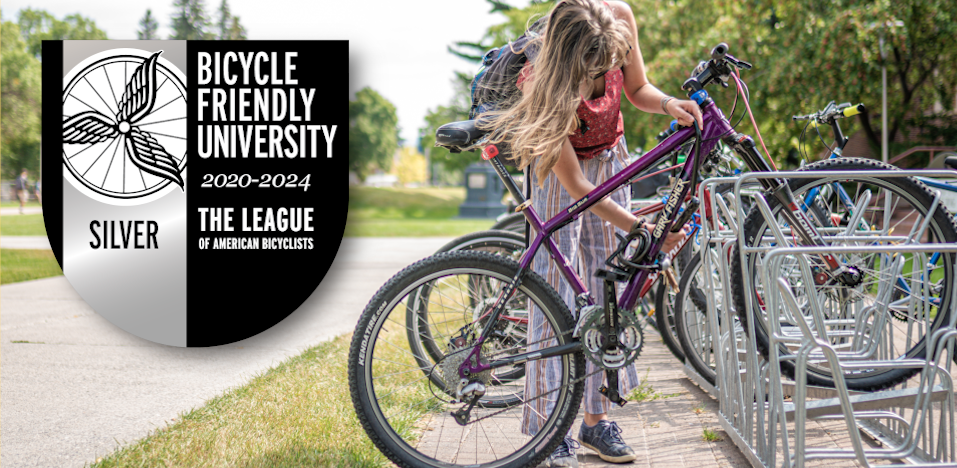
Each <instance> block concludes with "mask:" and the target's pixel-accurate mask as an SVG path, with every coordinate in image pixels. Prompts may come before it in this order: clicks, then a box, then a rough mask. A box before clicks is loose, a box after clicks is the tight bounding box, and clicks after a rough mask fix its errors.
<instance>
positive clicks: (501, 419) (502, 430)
mask: <svg viewBox="0 0 957 468" xmlns="http://www.w3.org/2000/svg"><path fill="white" fill-rule="evenodd" d="M727 50H728V48H727V45H726V44H719V45H718V46H717V47H715V48H714V49H713V50H712V54H711V59H710V60H709V61H707V62H702V63H701V64H700V65H699V66H698V67H696V69H695V72H694V76H693V77H692V78H690V79H689V80H687V81H686V82H685V84H684V85H683V88H684V89H685V90H686V91H687V92H688V95H689V97H691V98H692V99H694V100H695V101H696V102H698V104H699V106H701V109H702V115H703V121H704V126H703V128H699V127H698V126H697V124H695V125H694V126H693V127H689V128H682V129H679V130H678V131H677V132H675V134H674V135H672V136H670V137H668V138H667V139H665V141H663V142H662V143H661V144H659V145H658V146H657V147H655V148H654V149H652V150H651V151H649V152H648V153H646V154H645V155H643V156H642V157H641V158H640V159H638V160H637V161H635V162H633V163H632V164H630V165H629V166H628V167H626V168H625V169H624V170H623V171H622V172H620V173H619V174H617V175H615V176H613V177H612V178H611V179H609V180H608V181H606V182H605V183H603V184H601V185H599V186H598V187H597V188H596V189H595V190H593V191H592V192H591V193H589V194H588V195H586V196H585V197H583V198H582V199H580V200H578V201H577V202H576V203H574V204H573V205H571V206H570V207H569V208H568V209H566V210H565V211H563V212H561V213H560V214H559V215H558V216H556V217H555V218H553V219H550V220H547V221H544V222H543V221H542V220H541V219H540V218H539V216H538V215H537V214H536V213H535V211H534V209H532V208H530V207H529V203H526V200H525V199H524V197H523V196H522V194H521V191H520V190H519V189H518V188H517V187H516V186H515V184H514V182H513V181H512V180H511V178H510V177H509V176H508V174H507V172H506V171H505V167H504V165H503V164H502V161H501V160H500V159H498V156H497V149H496V148H495V147H494V146H491V145H486V135H485V133H484V132H482V131H480V130H479V129H478V128H477V124H476V122H474V121H467V122H456V123H452V124H447V125H445V126H443V127H441V128H440V130H439V133H440V134H441V135H439V138H437V142H438V144H440V145H443V146H446V147H449V148H451V149H453V150H459V151H461V150H472V149H474V148H479V147H484V148H485V149H484V150H483V157H484V158H486V159H488V160H490V162H491V163H492V166H493V167H494V168H495V170H496V172H497V173H498V174H499V176H500V177H501V178H502V180H503V181H504V182H505V184H506V187H507V188H508V190H509V192H510V193H511V194H512V196H513V197H514V198H515V199H516V200H520V201H521V203H520V205H519V206H520V207H521V208H522V212H523V213H524V215H525V217H526V220H527V221H528V222H529V224H530V225H531V226H532V228H533V229H534V232H535V236H534V238H533V239H532V241H531V242H530V244H529V246H528V249H526V251H525V253H524V254H523V255H522V258H521V260H520V262H515V261H513V260H511V259H508V258H505V257H502V256H496V255H492V254H488V253H482V252H449V253H445V254H440V255H436V256H433V257H429V258H427V259H425V260H422V261H420V262H417V263H415V264H413V265H411V266H409V267H407V268H406V269H404V270H402V271H401V272H399V273H398V274H397V275H396V276H394V277H393V278H392V279H390V280H389V281H388V282H387V283H386V284H385V285H384V286H383V287H382V288H381V289H380V290H379V291H378V292H377V293H376V294H375V296H374V297H373V298H372V300H371V301H370V302H369V304H368V305H367V306H366V309H365V310H364V312H363V314H362V316H361V318H360V321H359V323H358V325H357V327H356V332H355V335H354V338H353V341H352V346H351V348H350V355H349V383H350V390H351V394H352V397H353V403H354V405H355V407H356V413H357V416H358V418H359V421H360V422H361V424H362V425H363V427H364V428H365V430H366V432H367V434H368V435H369V437H370V439H371V440H372V441H373V442H374V443H375V444H376V446H377V447H378V448H379V449H380V450H381V451H382V452H383V453H384V454H385V455H386V456H387V457H388V458H389V459H390V460H392V461H393V462H395V463H396V464H398V465H400V466H423V465H425V466H457V465H470V466H473V465H475V466H508V467H522V466H532V465H534V464H536V463H538V462H540V461H541V460H542V459H544V457H546V456H547V455H548V454H549V453H551V451H552V450H553V449H554V448H555V447H556V446H557V444H558V443H559V442H561V440H562V437H564V435H565V433H566V432H567V430H568V428H569V427H570V426H571V424H572V423H573V421H574V419H575V416H576V414H577V412H578V409H579V406H580V402H581V398H582V393H583V391H584V380H585V378H586V377H588V376H589V375H592V374H598V373H604V377H605V378H606V379H607V380H606V381H607V385H606V386H603V387H602V389H601V392H602V394H604V395H605V396H606V397H608V398H609V400H611V401H612V402H614V403H616V404H619V405H623V404H625V403H626V400H625V399H624V398H623V397H622V395H621V394H620V393H619V388H618V372H619V371H620V370H622V369H624V368H625V367H626V366H628V365H630V364H632V363H633V362H634V360H635V359H636V358H637V355H638V351H639V350H640V347H641V335H640V328H639V326H638V324H637V319H636V317H634V315H633V314H630V313H628V312H627V311H630V310H633V308H634V306H635V304H636V303H637V301H638V299H639V297H640V294H639V292H640V290H641V289H642V287H643V286H644V285H645V281H646V280H647V279H648V278H649V276H650V275H652V274H654V273H660V272H664V271H668V268H669V266H670V265H669V261H668V259H667V255H666V253H663V252H660V250H661V246H662V243H663V240H664V237H665V236H666V235H667V233H668V232H670V231H671V230H672V229H680V226H681V225H683V224H684V222H685V221H686V219H684V218H685V217H690V214H691V213H693V212H694V211H696V210H697V206H694V205H686V206H685V211H684V212H683V214H682V215H681V216H680V217H679V214H678V213H679V209H678V208H679V205H680V204H681V202H682V201H683V200H685V198H686V196H687V195H688V194H689V193H691V191H692V190H693V188H694V187H696V186H697V185H698V174H699V169H700V167H701V165H702V164H703V163H704V161H705V159H706V157H707V156H708V155H709V154H711V150H712V149H713V148H714V146H715V145H716V142H717V140H719V139H721V140H723V141H724V143H725V144H727V145H729V146H730V147H731V148H732V149H733V150H734V151H735V152H736V153H737V154H738V155H739V156H740V157H741V158H742V159H743V160H744V162H745V164H746V165H747V166H748V168H749V169H750V170H751V171H752V172H762V173H768V172H772V168H771V166H770V165H769V163H768V162H767V161H766V160H765V159H764V158H763V157H762V156H761V155H760V153H759V152H758V151H757V148H756V145H755V143H754V140H753V139H751V137H749V136H747V135H743V134H740V133H737V132H735V131H734V129H733V128H732V126H731V124H730V123H729V122H728V120H727V119H726V118H725V117H724V115H723V113H722V112H721V110H720V109H719V108H718V106H717V105H716V104H715V103H714V101H713V100H712V99H711V98H710V97H709V96H708V93H707V92H706V91H705V87H706V86H709V85H711V84H715V83H719V82H720V83H725V82H726V81H728V80H729V79H733V80H734V81H735V83H736V84H737V87H738V89H739V92H740V89H741V83H740V80H739V78H738V76H737V74H736V71H737V70H747V69H750V68H751V65H750V64H748V63H747V62H744V61H740V60H738V59H736V58H734V57H733V56H731V55H728V54H727ZM745 104H746V105H747V100H746V99H745ZM749 113H750V112H749ZM752 121H753V118H752ZM692 140H693V141H694V142H695V144H694V151H693V152H691V153H690V154H689V157H688V160H687V162H686V163H685V165H684V166H683V168H682V170H681V172H680V175H679V176H678V177H677V178H676V179H675V181H674V185H673V187H672V189H671V193H670V194H669V197H668V203H667V204H666V205H665V207H664V209H663V210H662V211H661V212H660V213H659V214H658V216H657V222H656V224H655V228H654V229H653V230H652V231H651V232H648V231H646V230H644V229H637V230H634V231H632V232H630V233H628V234H627V236H623V237H622V238H621V239H620V244H619V248H618V249H617V250H616V251H615V252H614V253H613V254H612V256H611V257H609V259H608V260H607V261H606V268H604V269H600V270H598V271H596V272H595V273H594V274H595V276H597V277H599V278H602V279H603V280H604V288H603V291H600V292H597V291H596V292H595V293H598V294H601V295H602V296H603V298H604V301H603V302H604V305H600V304H601V302H599V301H596V299H595V296H594V295H593V294H592V293H591V292H589V291H587V289H586V287H585V285H584V282H583V281H582V280H581V278H580V277H579V276H578V274H577V273H576V272H575V271H573V270H572V269H571V268H570V267H569V266H568V265H569V262H568V260H567V259H566V258H565V257H564V256H563V255H562V254H561V252H560V251H559V250H558V247H557V245H556V243H555V242H554V241H553V240H552V239H551V235H552V234H553V233H554V232H555V231H557V230H558V229H560V228H561V227H563V226H565V225H567V224H568V223H570V222H571V221H572V220H574V219H575V218H577V217H578V216H580V215H581V214H582V213H583V212H584V211H585V210H587V209H588V208H590V207H591V206H592V205H594V204H595V203H597V202H598V201H599V200H601V199H602V198H604V197H605V196H607V195H608V194H610V193H611V192H612V191H614V190H618V189H620V188H622V187H623V186H625V185H626V184H628V183H629V182H630V181H631V180H632V179H633V178H635V177H636V176H638V174H640V173H642V171H644V170H646V169H647V168H649V167H652V166H653V165H655V164H657V163H658V162H659V161H660V160H662V159H664V158H665V157H667V156H668V155H669V154H671V152H672V151H674V150H675V149H676V148H679V147H681V146H682V145H684V144H686V143H688V142H689V141H692ZM835 162H836V163H835V164H832V166H828V167H814V165H812V166H808V167H807V168H806V170H819V169H820V170H827V169H830V168H831V167H836V166H843V165H848V164H850V165H854V164H858V165H860V163H858V162H857V161H852V160H835ZM878 167H883V166H878ZM868 182H869V183H877V184H880V180H879V179H878V180H877V181H876V182H874V181H870V180H869V179H868ZM760 183H761V187H762V191H763V193H766V194H767V195H768V197H770V199H771V200H772V201H773V202H774V203H776V204H777V205H776V206H779V207H780V206H784V207H787V208H788V209H783V210H782V209H778V210H776V211H775V214H776V215H779V216H780V217H781V222H782V223H787V225H789V226H790V228H789V229H788V232H789V234H790V235H791V236H792V238H793V239H795V240H796V243H798V244H801V245H811V246H819V245H820V246H823V245H828V244H829V242H828V241H829V240H831V239H833V238H835V236H837V235H838V234H839V233H837V232H834V231H833V230H828V228H821V227H818V226H815V223H813V222H812V221H811V220H810V219H809V217H808V216H807V215H806V214H805V213H804V211H803V210H802V209H801V208H800V206H799V205H800V204H801V202H800V200H801V199H800V197H799V195H801V194H802V193H803V192H800V193H798V194H795V192H794V190H795V189H804V188H805V187H806V185H807V184H804V185H801V184H795V183H788V182H787V181H785V180H782V179H779V178H776V177H774V176H772V177H769V178H764V179H761V180H760ZM882 187H883V185H882ZM887 187H888V188H887V190H888V192H889V193H891V194H893V195H894V196H901V197H904V196H907V197H909V198H906V201H908V202H913V203H912V204H914V209H916V210H917V211H919V212H921V213H924V214H928V213H934V211H933V210H934V208H935V207H934V206H932V205H929V200H928V199H927V198H926V197H924V198H921V197H919V196H916V197H915V196H910V195H907V193H906V191H905V190H901V188H900V187H898V186H896V185H894V184H887ZM905 188H912V187H905ZM918 188H922V187H920V186H918ZM924 190H925V189H924ZM902 191H903V192H905V193H901V192H902ZM925 191H926V190H925ZM851 193H855V195H859V196H860V197H862V198H867V196H866V195H865V194H861V193H858V192H851ZM693 200H695V199H694V198H692V199H691V200H689V203H690V202H691V201H693ZM857 203H858V204H860V202H857ZM753 212H754V211H753V210H752V213H753ZM928 219H929V220H931V221H929V222H926V223H923V224H925V225H928V224H929V225H930V226H931V229H933V230H934V231H935V239H949V240H950V241H953V240H954V239H957V232H955V230H954V227H953V223H952V222H950V223H944V224H941V223H940V222H939V219H938V217H937V216H936V213H934V216H933V217H931V218H928ZM947 221H950V218H949V216H948V219H947ZM755 223H756V222H755V221H754V220H751V222H750V223H748V222H746V223H745V224H744V228H745V229H751V226H753V225H755ZM925 227H926V226H925ZM761 239H763V237H762V238H761ZM541 248H544V249H545V250H546V251H547V252H548V254H549V256H550V257H551V258H552V259H553V261H555V262H556V263H557V264H558V265H559V267H560V270H561V273H562V276H563V277H564V279H565V280H566V281H568V282H569V284H570V285H571V287H572V289H573V290H574V291H575V292H576V294H577V299H576V304H575V308H576V309H577V310H576V312H577V318H575V317H574V316H573V315H572V313H571V311H569V308H568V305H566V304H565V303H564V302H563V301H562V299H561V298H559V296H558V295H557V293H556V292H555V291H554V289H553V288H552V287H551V286H549V285H548V284H547V283H546V282H545V280H544V279H542V278H541V277H540V276H538V275H537V274H535V273H534V272H531V271H529V268H530V265H531V261H532V258H533V257H534V255H535V254H536V253H537V252H538V250H539V249H541ZM943 258H944V261H943V264H944V265H943V267H942V269H941V270H942V274H943V275H944V276H945V278H946V279H948V280H950V281H945V282H944V289H945V290H946V291H944V292H942V293H941V294H940V297H941V298H942V299H943V301H944V302H943V303H942V304H941V306H940V311H941V313H939V314H938V315H946V314H947V313H948V312H949V309H948V307H950V304H949V301H950V294H949V293H950V289H951V287H952V286H951V285H952V283H953V281H952V279H953V263H954V262H953V258H952V255H950V254H947V255H944V257H943ZM816 260H817V263H816V267H817V268H818V273H819V278H820V279H821V281H822V282H821V284H820V286H821V288H822V289H823V291H822V293H823V294H827V293H835V294H839V295H840V294H841V291H843V295H840V297H845V296H848V295H851V294H854V298H861V297H865V296H867V292H868V290H867V288H868V287H869V284H870V283H867V282H865V280H866V279H867V278H869V275H870V274H871V273H873V271H872V269H868V268H866V265H867V264H866V260H863V263H862V260H861V259H859V258H857V257H853V256H840V255H821V256H818V258H817V259H816ZM759 266H760V265H755V267H759ZM748 279H750V278H748ZM731 281H732V283H734V282H735V281H741V278H737V279H736V278H731ZM619 283H624V287H623V288H621V292H620V294H619V289H620V288H619ZM735 288H736V290H742V289H743V286H735ZM733 289H734V288H733ZM812 289H813V288H812ZM425 290H427V291H428V292H427V293H425V292H424V291H425ZM739 292H740V291H739ZM945 293H946V294H945ZM425 300H427V301H428V303H427V304H419V303H416V302H417V301H425ZM421 307H427V308H428V315H429V316H430V317H433V316H434V317H440V316H445V317H447V319H448V320H447V323H449V324H451V323H455V326H456V327H457V328H455V333H452V334H451V336H449V337H448V338H447V340H446V342H445V343H443V344H442V345H443V348H444V349H442V357H441V359H440V361H439V362H436V363H435V364H433V365H431V367H428V368H426V366H423V365H422V363H421V362H420V361H419V359H420V358H421V355H417V353H416V352H415V351H413V350H412V349H411V347H412V346H411V345H410V343H409V341H410V340H409V339H408V330H410V329H411V330H413V331H414V332H415V333H418V332H417V330H418V327H417V324H412V326H411V327H410V326H409V324H408V322H407V317H408V316H409V314H408V311H409V308H412V310H419V308H421ZM533 308H537V309H538V311H539V312H540V313H539V314H534V313H531V312H532V310H533ZM523 314H524V315H525V316H528V317H529V323H528V332H527V336H528V338H527V340H526V341H525V342H524V343H521V344H511V343H508V342H505V341H504V340H503V339H502V336H506V337H507V336H508V335H507V333H504V332H503V328H507V327H508V326H509V324H510V323H511V322H512V320H510V319H509V318H510V317H512V318H515V317H520V316H522V315H523ZM456 321H457V322H456ZM450 328H451V325H450ZM586 359H587V360H588V362H590V363H591V364H592V366H590V369H594V370H588V371H586V366H585V362H586ZM518 366H524V368H525V370H524V373H523V375H522V376H521V377H517V378H516V377H515V376H516V369H517V367H518ZM532 368H534V369H537V370H536V372H540V371H542V370H544V369H549V372H551V373H552V375H551V377H552V378H550V379H544V378H534V377H530V374H531V372H529V370H530V369H532ZM437 379H438V380H440V381H441V382H443V384H442V385H441V386H439V385H435V380H437Z"/></svg>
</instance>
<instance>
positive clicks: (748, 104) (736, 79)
mask: <svg viewBox="0 0 957 468" xmlns="http://www.w3.org/2000/svg"><path fill="white" fill-rule="evenodd" d="M731 77H732V78H734V81H735V83H738V84H740V83H741V80H740V79H738V76H737V75H736V74H735V71H734V70H732V72H731ZM744 108H745V109H747V110H748V116H749V117H751V124H752V125H754V133H755V134H757V135H758V141H760V142H761V148H763V149H764V153H765V154H766V155H767V157H768V163H770V164H771V169H774V170H775V171H776V170H778V167H777V165H776V164H774V158H772V157H771V153H770V152H769V151H768V147H767V146H766V145H765V144H764V137H762V136H761V130H759V129H758V123H757V121H755V120H754V113H753V112H751V104H750V103H749V102H748V100H747V99H745V100H744Z"/></svg>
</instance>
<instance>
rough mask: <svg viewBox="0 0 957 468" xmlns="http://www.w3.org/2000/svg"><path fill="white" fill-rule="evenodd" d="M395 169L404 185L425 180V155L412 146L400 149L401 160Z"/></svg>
mask: <svg viewBox="0 0 957 468" xmlns="http://www.w3.org/2000/svg"><path fill="white" fill-rule="evenodd" d="M393 169H394V171H395V175H396V176H397V177H398V178H399V183H401V184H402V185H407V184H413V183H422V182H425V177H426V170H425V156H422V153H419V152H418V151H416V150H415V148H412V147H411V146H405V147H403V148H402V149H400V150H399V161H398V163H397V164H396V166H395V167H394V168H393Z"/></svg>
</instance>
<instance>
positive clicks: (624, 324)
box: [578, 306, 645, 370]
mask: <svg viewBox="0 0 957 468" xmlns="http://www.w3.org/2000/svg"><path fill="white" fill-rule="evenodd" d="M581 313H582V320H584V321H582V320H579V330H578V336H580V337H581V341H582V348H583V350H584V352H585V356H586V357H588V359H590V360H591V361H592V362H594V363H595V364H597V365H598V366H599V367H600V368H602V369H605V370H617V369H622V368H624V367H625V366H627V365H629V364H631V363H633V362H635V359H638V355H639V354H641V346H642V345H643V344H644V341H645V335H644V332H643V331H642V328H641V325H640V324H639V323H638V319H637V318H636V317H635V316H634V315H633V314H631V313H627V312H624V313H622V314H621V315H620V316H619V318H618V330H617V331H613V333H614V336H613V338H614V339H609V336H608V334H607V333H606V327H605V313H604V310H603V309H602V308H601V307H597V306H592V307H585V308H583V309H582V311H581Z"/></svg>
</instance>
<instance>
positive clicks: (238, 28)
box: [216, 0, 246, 41]
mask: <svg viewBox="0 0 957 468" xmlns="http://www.w3.org/2000/svg"><path fill="white" fill-rule="evenodd" d="M217 14H218V16H217V18H218V19H217V20H216V32H217V36H216V37H217V39H220V40H226V41H244V40H246V28H244V27H243V25H242V24H240V22H239V17H238V16H236V15H233V14H232V12H231V11H230V9H229V2H227V1H226V0H222V2H221V3H220V4H219V10H218V11H217Z"/></svg>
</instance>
